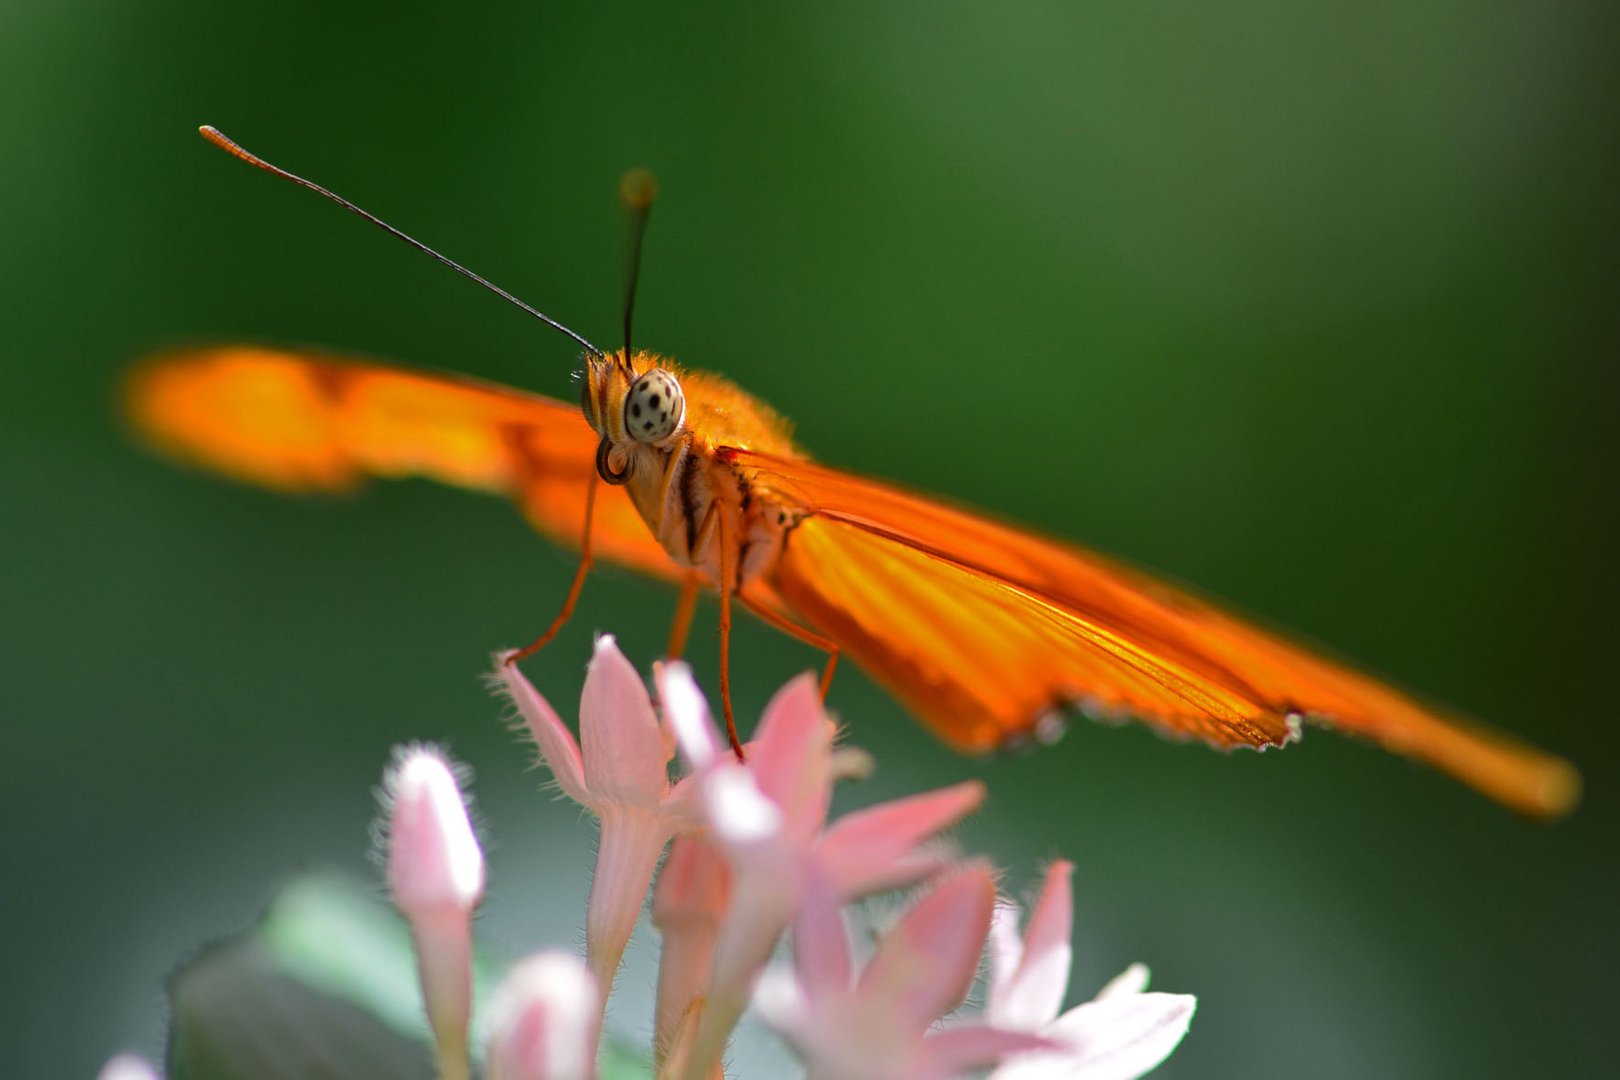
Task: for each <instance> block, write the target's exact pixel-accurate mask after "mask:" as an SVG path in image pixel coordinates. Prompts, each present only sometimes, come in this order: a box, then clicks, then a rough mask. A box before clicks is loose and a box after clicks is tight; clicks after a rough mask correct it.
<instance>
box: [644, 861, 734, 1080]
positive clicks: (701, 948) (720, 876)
mask: <svg viewBox="0 0 1620 1080" xmlns="http://www.w3.org/2000/svg"><path fill="white" fill-rule="evenodd" d="M730 904H731V868H730V867H729V866H728V865H727V864H726V859H725V856H724V855H723V854H721V852H720V851H719V849H717V848H716V847H715V846H714V845H713V844H711V843H709V842H708V841H706V840H700V839H698V838H697V837H685V836H683V837H680V838H678V839H677V840H676V841H675V843H674V844H672V845H671V846H670V849H669V858H667V859H665V860H664V866H663V869H662V870H660V871H659V872H658V885H657V886H656V887H655V888H654V889H653V903H652V921H653V925H654V926H655V927H657V928H658V933H659V937H660V938H661V939H662V942H663V944H662V951H661V952H660V954H659V958H658V1007H657V1013H656V1018H655V1020H654V1022H653V1051H654V1057H655V1058H656V1060H658V1061H659V1062H662V1061H663V1060H664V1059H665V1058H666V1057H668V1056H669V1053H670V1051H671V1049H672V1048H673V1047H674V1045H675V1040H676V1035H677V1033H678V1032H679V1031H680V1030H681V1025H682V1023H683V1022H684V1021H686V1020H687V1019H688V1017H689V1016H690V1014H691V1013H692V1011H693V1008H692V1007H693V1005H694V1003H696V1002H697V1001H698V1000H699V999H700V998H701V997H702V996H703V994H704V992H705V991H706V990H707V988H708V985H709V977H710V974H711V972H712V970H713V966H714V944H715V940H716V939H717V938H718V937H719V933H720V920H721V918H722V917H724V915H725V913H726V909H727V907H729V906H730ZM689 1026H690V1025H689ZM694 1033H695V1032H694Z"/></svg>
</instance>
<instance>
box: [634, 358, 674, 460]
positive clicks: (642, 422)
mask: <svg viewBox="0 0 1620 1080" xmlns="http://www.w3.org/2000/svg"><path fill="white" fill-rule="evenodd" d="M685 419H686V395H685V394H683V393H681V384H680V383H679V382H677V381H676V379H675V376H673V375H671V374H670V373H669V372H667V371H665V370H664V369H663V368H653V369H652V370H650V371H647V372H645V373H643V374H642V376H641V377H640V378H638V379H637V380H636V381H635V382H633V383H631V384H630V392H629V393H628V394H626V395H625V396H624V430H625V433H626V434H628V435H629V436H630V437H631V438H632V439H634V440H636V441H637V442H644V443H655V442H662V441H663V440H665V439H667V438H669V437H670V436H671V435H673V434H675V432H677V431H678V430H680V426H681V422H682V421H684V420H685Z"/></svg>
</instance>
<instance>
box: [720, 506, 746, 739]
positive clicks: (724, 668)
mask: <svg viewBox="0 0 1620 1080" xmlns="http://www.w3.org/2000/svg"><path fill="white" fill-rule="evenodd" d="M714 525H715V536H716V539H717V540H718V541H719V542H720V707H721V709H722V711H723V712H724V713H725V716H726V738H727V739H730V740H731V750H732V753H734V754H736V755H737V760H738V761H743V760H746V759H745V758H744V756H743V745H742V740H741V739H739V738H738V737H737V719H736V717H735V716H733V715H732V712H731V594H732V592H733V588H732V586H734V585H735V584H736V583H737V567H736V565H735V564H736V558H735V556H736V552H735V551H733V550H732V549H731V545H730V544H728V543H727V542H726V541H727V539H728V538H727V536H726V515H725V513H724V512H723V511H721V510H720V505H719V503H716V504H715V513H714Z"/></svg>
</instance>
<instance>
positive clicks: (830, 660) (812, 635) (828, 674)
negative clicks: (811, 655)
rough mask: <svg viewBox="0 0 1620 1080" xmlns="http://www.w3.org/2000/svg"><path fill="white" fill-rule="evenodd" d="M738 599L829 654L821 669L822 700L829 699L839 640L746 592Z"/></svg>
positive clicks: (739, 594)
mask: <svg viewBox="0 0 1620 1080" xmlns="http://www.w3.org/2000/svg"><path fill="white" fill-rule="evenodd" d="M737 599H738V600H741V601H742V605H743V607H745V608H747V609H748V610H749V611H752V612H753V613H754V614H755V615H757V616H759V617H760V619H762V620H763V621H765V622H766V623H768V624H770V625H771V626H774V627H776V628H777V629H778V630H780V631H782V633H784V634H786V635H788V636H789V637H791V638H796V639H798V640H799V641H802V642H804V643H805V644H806V645H808V646H810V647H811V648H812V649H819V650H821V651H822V652H824V653H826V654H827V666H826V667H824V668H822V669H821V700H822V701H826V700H827V691H828V690H830V689H831V688H832V677H833V672H834V671H836V670H837V669H838V654H839V653H840V652H841V651H842V650H840V649H839V647H838V642H836V641H834V640H833V639H832V638H827V637H822V636H821V635H820V634H818V633H816V632H815V631H814V630H811V629H809V628H808V627H804V626H800V625H799V624H798V623H796V622H794V621H793V620H792V619H790V618H788V617H787V616H785V615H782V614H781V613H779V612H777V611H774V610H772V609H771V608H768V607H766V606H765V605H764V604H761V603H759V602H758V601H756V600H751V599H749V597H748V596H747V594H745V593H738V594H737Z"/></svg>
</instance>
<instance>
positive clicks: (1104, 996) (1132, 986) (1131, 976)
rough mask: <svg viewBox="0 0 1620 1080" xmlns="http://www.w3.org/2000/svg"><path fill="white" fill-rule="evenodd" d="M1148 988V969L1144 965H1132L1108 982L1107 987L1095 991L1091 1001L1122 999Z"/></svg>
mask: <svg viewBox="0 0 1620 1080" xmlns="http://www.w3.org/2000/svg"><path fill="white" fill-rule="evenodd" d="M1147 988H1148V969H1147V965H1146V964H1132V965H1131V966H1130V967H1128V968H1126V969H1125V970H1124V971H1122V972H1120V973H1119V974H1118V975H1115V976H1114V977H1113V978H1112V979H1110V980H1108V985H1107V986H1104V987H1103V988H1102V989H1101V990H1099V991H1097V996H1096V997H1094V998H1092V999H1091V1000H1093V1001H1106V1000H1108V999H1109V998H1111V997H1124V996H1127V995H1129V994H1140V993H1141V992H1142V991H1144V990H1146V989H1147Z"/></svg>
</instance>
